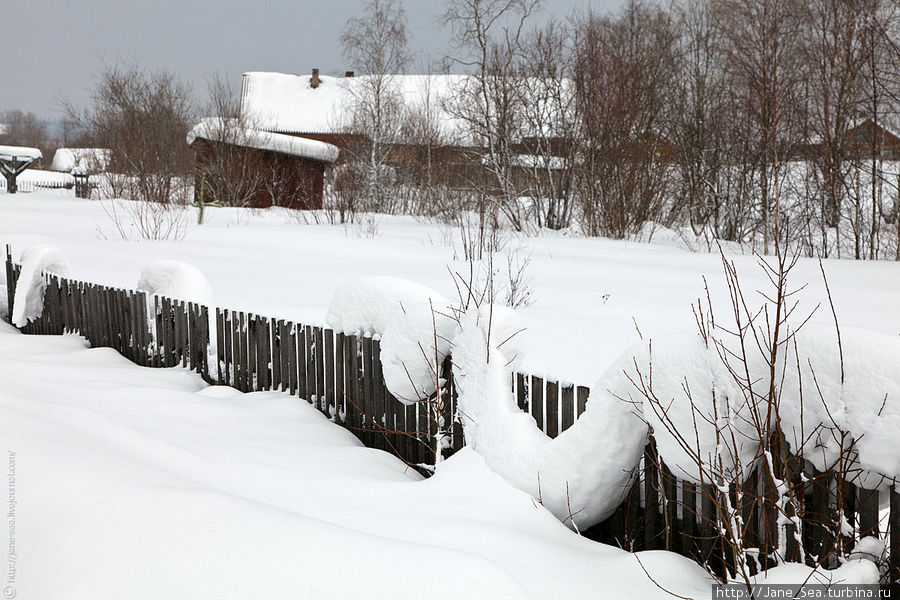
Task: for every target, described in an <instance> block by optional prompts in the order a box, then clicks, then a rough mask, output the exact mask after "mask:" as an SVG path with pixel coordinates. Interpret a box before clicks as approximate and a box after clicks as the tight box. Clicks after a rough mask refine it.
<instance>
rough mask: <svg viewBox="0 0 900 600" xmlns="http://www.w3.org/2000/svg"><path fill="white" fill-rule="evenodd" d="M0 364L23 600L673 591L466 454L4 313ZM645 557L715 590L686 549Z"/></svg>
mask: <svg viewBox="0 0 900 600" xmlns="http://www.w3.org/2000/svg"><path fill="white" fill-rule="evenodd" d="M0 364H2V365H3V369H0V439H2V440H3V450H4V456H3V460H4V464H5V463H6V461H7V459H8V458H10V457H11V458H10V459H11V460H14V462H15V473H16V475H17V480H16V482H15V495H16V496H15V501H16V512H15V519H16V523H15V529H14V530H9V529H8V528H7V527H3V528H0V529H2V533H0V543H2V547H3V548H4V549H6V548H8V547H9V543H10V542H13V543H14V544H15V548H16V554H17V562H16V568H17V573H16V582H15V588H16V591H17V594H18V595H17V597H20V598H116V597H118V598H125V597H127V598H130V599H134V600H142V599H145V598H146V599H150V598H173V599H179V598H185V599H187V598H190V599H191V600H205V599H214V598H215V599H218V598H285V597H297V596H301V597H315V598H335V599H346V598H357V597H363V596H364V597H367V598H374V599H378V598H392V599H393V598H396V599H404V598H422V597H423V596H428V597H433V598H470V597H483V598H498V599H501V598H502V599H506V598H510V599H520V598H521V599H525V598H560V597H562V598H590V597H597V594H598V593H599V591H601V590H602V592H603V594H605V595H608V596H609V597H628V598H634V599H643V598H669V597H670V596H669V595H668V594H667V593H666V592H663V591H661V590H660V589H659V588H658V587H657V586H656V584H654V583H653V582H652V581H651V580H650V579H649V578H648V577H647V576H646V575H645V574H644V572H643V571H642V569H641V565H640V564H639V563H638V561H637V559H636V558H635V556H634V555H631V554H629V553H627V552H624V551H622V550H618V549H616V548H611V547H609V546H604V545H601V544H596V543H594V542H591V541H589V540H586V539H584V538H581V537H579V536H576V535H574V534H572V533H571V532H570V531H568V530H567V529H566V528H565V527H563V526H561V525H560V524H559V523H558V521H557V520H556V519H555V518H553V517H552V516H551V515H550V514H549V513H548V512H547V511H546V510H545V509H544V508H543V507H541V506H539V505H537V504H536V503H534V502H533V501H532V500H531V498H530V497H529V496H527V495H526V494H523V493H521V492H519V491H517V490H514V489H512V488H510V487H509V486H507V485H506V484H505V483H503V481H502V479H500V478H499V477H498V476H497V475H495V474H494V473H492V472H491V471H490V470H489V469H488V468H486V467H485V464H484V461H483V460H482V459H481V458H480V457H479V456H478V455H477V454H475V453H474V452H471V451H467V450H463V451H462V452H459V453H458V454H456V455H455V456H454V457H452V458H450V459H449V460H448V461H446V462H445V463H444V465H443V468H442V469H441V470H440V471H439V472H438V473H437V474H436V475H435V476H434V477H432V478H431V479H428V480H424V481H423V480H421V478H420V477H419V475H417V474H416V473H415V472H414V471H412V470H410V469H408V468H407V467H406V466H405V465H404V464H403V463H401V462H400V461H398V460H397V459H395V458H393V457H392V456H390V455H389V454H387V453H385V452H381V451H378V450H371V449H366V448H364V447H362V446H361V445H360V443H359V442H358V440H357V439H356V438H355V437H354V436H353V435H352V434H351V433H350V432H348V431H346V430H344V429H342V428H341V427H338V426H336V425H334V424H333V423H331V422H330V421H329V420H328V419H326V418H325V417H323V416H322V415H321V413H319V412H318V411H316V410H315V409H314V408H313V407H311V406H309V405H308V404H306V403H305V402H302V401H298V400H297V399H296V398H294V397H291V396H289V395H287V394H284V393H276V392H263V393H253V394H241V393H239V392H237V391H235V390H233V389H230V388H224V387H206V386H205V384H204V383H203V382H202V381H201V380H200V378H199V377H198V376H196V375H195V374H192V373H189V372H187V371H184V370H181V369H146V368H140V367H137V366H135V365H133V364H130V363H128V362H127V361H126V360H125V359H123V358H122V357H120V356H118V355H117V354H116V353H115V352H113V351H112V350H110V349H106V348H97V349H88V348H87V346H86V343H85V342H84V341H83V340H82V339H81V338H79V337H76V336H71V335H66V336H52V337H51V336H47V337H44V336H25V335H21V334H19V333H17V332H14V331H13V330H12V329H11V328H10V327H9V326H8V325H5V324H0ZM11 453H14V454H11ZM5 479H6V478H4V480H5ZM4 496H5V492H4ZM5 512H6V509H4V513H5ZM12 536H14V538H13V537H12ZM639 557H640V560H641V563H642V564H643V565H644V567H646V568H647V569H648V571H649V572H650V573H651V574H652V575H653V578H654V579H655V580H656V581H658V582H660V583H661V584H662V585H664V586H665V587H666V588H667V589H670V590H672V591H673V592H675V593H678V594H679V595H681V596H687V597H693V598H708V597H709V590H710V580H709V579H708V577H707V576H706V574H705V573H704V572H703V571H702V569H701V568H700V567H698V566H697V565H695V564H693V563H692V562H691V561H689V560H688V559H685V558H681V557H678V556H675V555H673V554H670V553H665V552H644V553H641V554H640V555H639ZM4 579H5V577H4Z"/></svg>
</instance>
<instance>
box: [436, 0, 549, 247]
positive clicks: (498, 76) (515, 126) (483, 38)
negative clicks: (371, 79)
mask: <svg viewBox="0 0 900 600" xmlns="http://www.w3.org/2000/svg"><path fill="white" fill-rule="evenodd" d="M538 6H539V0H451V1H450V2H449V3H448V6H447V10H446V12H445V13H444V23H445V24H446V25H449V26H451V27H452V30H453V45H454V56H453V57H452V58H451V61H452V62H453V63H454V64H455V65H457V66H459V67H462V68H463V69H465V70H467V71H469V73H470V76H469V77H467V78H465V79H463V80H462V82H461V84H460V85H459V86H458V89H455V90H453V93H452V98H451V99H450V100H449V101H448V103H447V106H446V107H445V108H446V109H447V110H448V112H450V114H452V115H453V116H454V117H455V118H457V119H458V120H460V121H461V122H463V123H465V124H466V127H467V129H468V134H469V137H470V140H469V141H470V144H471V145H472V146H475V147H478V151H477V152H478V154H480V155H481V156H478V157H473V158H476V160H478V161H479V162H481V163H482V164H483V166H484V168H485V170H486V172H487V174H488V177H487V179H486V180H485V181H473V182H472V183H473V186H474V187H475V189H476V190H478V191H479V192H480V193H479V202H478V207H479V209H478V213H479V220H480V221H481V222H482V223H483V224H484V223H485V222H488V223H490V226H491V227H496V226H497V225H498V224H499V218H500V216H501V215H502V216H503V217H505V219H506V221H508V223H509V224H510V225H512V227H513V228H515V229H517V230H522V229H524V228H525V226H526V224H527V222H526V214H525V210H524V207H523V206H522V205H521V204H520V203H519V200H518V198H519V194H518V191H519V190H518V189H517V187H516V183H515V180H514V175H513V171H514V163H515V157H516V151H515V148H514V144H515V143H516V142H517V141H519V138H520V137H521V133H522V128H521V89H520V81H519V78H518V76H517V74H516V71H517V64H518V61H519V59H520V56H521V44H522V41H523V39H524V35H525V27H526V24H527V23H528V21H529V18H530V17H531V15H532V14H533V13H534V11H535V10H536V9H537V7H538ZM481 228H482V229H484V226H483V225H482V227H481Z"/></svg>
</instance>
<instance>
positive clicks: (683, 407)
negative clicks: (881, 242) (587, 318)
mask: <svg viewBox="0 0 900 600" xmlns="http://www.w3.org/2000/svg"><path fill="white" fill-rule="evenodd" d="M723 347H724V348H727V350H726V351H725V352H726V353H727V354H729V355H732V356H734V355H737V354H738V353H739V349H738V348H737V347H734V345H733V344H730V345H729V344H726V345H725V346H723ZM840 347H842V348H843V365H842V360H841V351H840ZM840 347H839V345H838V339H837V332H836V330H835V328H834V327H833V326H817V325H807V326H805V327H803V328H802V329H801V330H800V331H799V332H797V333H796V335H795V338H794V339H793V340H792V342H791V343H788V344H783V345H782V346H781V348H780V351H779V357H778V360H777V364H778V370H777V373H776V381H777V382H779V388H780V389H779V397H780V402H779V414H780V417H781V427H782V431H783V432H784V434H785V436H786V438H787V440H788V442H789V443H790V445H791V451H792V452H797V451H798V450H799V449H801V448H802V450H803V454H804V456H805V457H806V459H808V460H810V461H812V463H813V464H814V465H815V467H816V468H817V469H819V470H821V471H825V470H828V469H829V468H831V467H834V466H835V465H836V464H837V462H838V460H839V458H840V455H841V453H842V452H845V453H846V451H847V450H848V448H849V445H850V442H851V440H852V442H853V454H854V460H855V464H854V465H852V468H853V469H855V470H856V469H858V470H859V471H860V479H859V480H858V481H857V483H858V484H859V485H862V486H864V487H872V488H874V487H878V486H880V485H884V482H883V479H882V477H881V476H880V475H885V476H887V477H889V478H892V477H900V446H898V445H897V443H896V432H897V431H898V430H900V337H898V336H895V335H889V334H886V333H879V332H874V331H869V330H863V329H853V328H842V330H841V346H840ZM626 356H629V357H633V365H632V366H631V368H630V369H629V373H630V374H631V381H624V382H621V385H619V386H616V389H615V390H614V393H616V394H617V395H620V396H624V395H626V394H628V395H630V396H633V397H635V398H636V400H637V401H639V402H640V403H642V404H643V410H644V416H645V418H646V420H647V422H648V423H649V424H650V426H651V427H653V431H654V437H655V439H656V442H657V447H658V449H659V452H660V455H661V456H662V458H663V460H664V462H665V463H666V464H667V465H668V466H669V468H670V469H672V471H673V473H675V474H676V475H677V476H679V477H682V478H686V479H689V480H691V481H694V482H700V480H701V473H700V472H699V471H700V470H699V468H698V466H697V461H696V457H698V456H699V457H700V458H702V459H703V461H704V462H705V463H706V464H709V463H710V461H712V460H713V459H714V458H715V457H716V448H717V443H721V444H722V446H723V447H724V453H723V463H724V464H726V465H733V464H735V461H734V457H735V455H737V457H738V464H740V466H741V467H742V471H743V472H742V473H729V475H730V476H733V477H737V478H741V477H742V476H743V475H745V474H746V473H748V472H749V468H750V467H752V463H753V459H754V457H755V456H756V455H757V453H758V451H759V445H758V443H757V442H756V439H757V438H758V437H759V436H758V435H757V434H756V432H755V429H754V426H753V422H754V421H756V422H762V423H764V422H765V418H766V417H765V415H766V410H767V407H766V406H765V404H764V403H763V400H761V399H760V398H761V397H764V396H765V395H766V391H767V386H768V382H769V379H770V376H769V367H768V364H767V362H766V360H765V359H764V357H763V355H762V354H761V353H759V352H751V353H749V354H748V359H747V373H749V380H750V381H752V382H754V384H753V389H754V394H753V399H752V400H751V399H748V394H747V393H746V392H745V391H743V390H741V389H740V386H739V385H738V384H737V383H736V382H735V378H734V376H733V375H732V374H731V373H730V372H729V367H727V366H726V365H725V364H724V363H723V361H722V358H721V356H720V351H717V350H716V349H715V347H714V346H712V345H710V346H708V347H707V346H706V345H705V344H704V343H703V341H702V339H701V338H700V336H699V335H698V334H673V335H669V336H662V337H658V338H654V339H653V341H652V352H651V350H650V345H645V346H643V347H639V348H637V349H635V350H632V351H631V352H628V353H626ZM798 365H799V367H798ZM651 366H652V380H651V378H650V372H651ZM734 366H735V365H732V367H734ZM739 372H740V371H739ZM638 373H639V374H638ZM842 378H843V382H842ZM635 384H637V386H643V387H644V389H645V390H646V391H647V392H649V395H650V396H651V397H652V398H654V400H653V401H649V400H647V399H646V398H645V394H643V393H639V392H638V387H637V386H636V385H635ZM714 423H718V424H719V429H720V430H722V431H728V432H729V433H728V434H726V435H725V436H724V438H725V440H726V441H725V442H721V440H719V442H717V439H716V427H715V426H714V425H713V424H714ZM672 429H674V430H675V431H678V432H680V435H679V436H676V435H674V434H673V433H672V431H671V430H672ZM695 432H696V435H695ZM731 432H734V433H735V435H734V436H732V435H731ZM842 433H843V434H849V436H847V435H842ZM679 437H681V440H679V439H678V438H679ZM685 440H687V443H685ZM729 440H738V441H737V442H736V446H735V445H734V444H735V442H734V441H729ZM685 446H688V448H685ZM704 471H705V475H704V480H705V481H704V482H705V483H709V482H710V481H709V471H708V470H707V469H706V468H704Z"/></svg>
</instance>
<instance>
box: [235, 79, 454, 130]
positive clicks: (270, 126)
mask: <svg viewBox="0 0 900 600" xmlns="http://www.w3.org/2000/svg"><path fill="white" fill-rule="evenodd" d="M467 79H468V76H466V75H391V76H389V78H388V82H389V83H388V85H389V86H391V87H392V88H393V89H394V90H395V91H396V92H397V93H398V95H399V96H400V97H401V98H402V100H403V102H404V104H405V105H406V106H409V107H412V108H415V107H424V106H425V103H426V101H428V100H430V103H429V106H430V107H431V109H432V110H433V111H434V112H433V115H434V117H435V118H434V120H435V122H436V123H438V124H440V126H441V127H442V128H443V130H444V131H443V133H445V134H447V135H451V136H452V135H454V134H459V133H461V132H462V131H464V129H463V123H462V121H461V120H459V119H457V118H455V117H454V116H453V115H451V114H450V113H449V112H448V111H447V110H446V109H445V107H444V105H445V102H444V100H445V99H448V98H449V97H451V95H452V94H453V92H454V90H459V89H460V88H461V87H462V86H464V85H465V83H466V80H467ZM369 82H370V77H369V76H366V75H363V76H360V77H330V76H328V75H321V76H320V77H319V85H318V87H316V88H313V87H312V86H311V85H310V76H309V75H292V74H286V73H266V72H259V71H256V72H249V73H244V82H243V90H242V94H241V115H242V116H243V117H244V118H246V119H248V120H249V121H250V122H252V123H254V125H256V126H258V127H259V128H260V129H265V130H267V131H280V132H286V133H336V132H342V131H346V130H347V128H348V127H349V126H350V117H351V116H352V115H351V110H350V109H351V107H352V106H353V105H354V99H355V98H358V97H361V96H363V95H364V92H363V90H364V89H365V86H366V85H367V84H368V83H369Z"/></svg>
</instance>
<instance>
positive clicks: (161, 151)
mask: <svg viewBox="0 0 900 600" xmlns="http://www.w3.org/2000/svg"><path fill="white" fill-rule="evenodd" d="M67 112H68V113H69V117H70V118H71V119H73V120H74V121H76V122H77V123H78V124H79V125H80V126H81V129H82V130H83V131H84V133H85V137H86V142H87V143H88V144H89V145H90V146H92V147H95V148H108V149H110V151H111V155H110V165H109V170H110V172H111V173H115V174H116V176H115V181H114V182H113V185H112V187H113V192H114V193H115V194H116V195H120V196H123V197H127V198H129V199H132V200H137V201H142V202H155V203H158V204H169V203H181V204H183V203H185V202H186V201H187V199H188V191H189V185H188V183H187V181H188V179H187V178H188V175H189V174H190V170H191V166H192V162H193V158H192V156H191V152H190V149H189V148H188V146H187V144H186V143H185V138H186V136H187V132H188V130H189V129H190V126H191V123H192V122H193V120H194V112H195V109H194V99H193V94H192V92H191V88H190V87H189V86H188V85H187V84H185V83H183V82H181V81H179V80H178V78H177V77H176V76H175V75H174V74H173V73H170V72H167V71H158V72H155V73H149V72H146V71H143V70H141V69H139V68H138V67H136V66H132V67H127V68H124V67H111V68H108V69H107V70H106V71H104V72H103V73H102V74H101V75H100V77H99V80H98V82H97V84H96V86H95V88H94V91H93V98H92V105H91V106H90V107H89V108H88V109H87V110H84V111H79V110H78V109H77V108H74V107H73V106H71V105H69V106H68V107H67Z"/></svg>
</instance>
